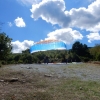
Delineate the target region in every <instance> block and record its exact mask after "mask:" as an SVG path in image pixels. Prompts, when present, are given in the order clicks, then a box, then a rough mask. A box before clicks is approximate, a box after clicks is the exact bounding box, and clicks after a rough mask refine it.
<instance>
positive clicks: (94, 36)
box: [87, 33, 100, 43]
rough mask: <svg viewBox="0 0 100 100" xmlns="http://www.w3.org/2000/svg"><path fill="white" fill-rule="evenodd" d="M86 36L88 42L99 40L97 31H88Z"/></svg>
mask: <svg viewBox="0 0 100 100" xmlns="http://www.w3.org/2000/svg"><path fill="white" fill-rule="evenodd" d="M87 38H88V42H90V43H91V42H92V41H94V40H100V34H99V33H90V34H89V35H87Z"/></svg>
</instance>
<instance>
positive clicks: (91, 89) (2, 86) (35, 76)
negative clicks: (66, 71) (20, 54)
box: [0, 68, 100, 100]
mask: <svg viewBox="0 0 100 100" xmlns="http://www.w3.org/2000/svg"><path fill="white" fill-rule="evenodd" d="M13 77H17V78H19V81H17V82H0V100H100V82H98V81H82V80H80V79H78V78H57V77H46V76H45V75H44V74H43V73H42V74H41V73H36V72H28V71H27V72H24V71H13V70H11V69H8V68H7V69H6V68H4V69H3V68H0V79H5V78H7V79H8V78H13Z"/></svg>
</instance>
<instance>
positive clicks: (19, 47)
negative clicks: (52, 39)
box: [11, 40, 34, 53]
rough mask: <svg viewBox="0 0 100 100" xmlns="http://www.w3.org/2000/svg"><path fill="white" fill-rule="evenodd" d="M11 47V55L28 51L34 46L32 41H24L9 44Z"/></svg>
mask: <svg viewBox="0 0 100 100" xmlns="http://www.w3.org/2000/svg"><path fill="white" fill-rule="evenodd" d="M11 44H12V46H13V49H12V52H13V53H21V52H22V51H23V50H26V49H29V48H30V46H32V45H33V44H34V41H31V40H30V41H28V40H24V41H23V42H20V41H14V42H12V43H11Z"/></svg>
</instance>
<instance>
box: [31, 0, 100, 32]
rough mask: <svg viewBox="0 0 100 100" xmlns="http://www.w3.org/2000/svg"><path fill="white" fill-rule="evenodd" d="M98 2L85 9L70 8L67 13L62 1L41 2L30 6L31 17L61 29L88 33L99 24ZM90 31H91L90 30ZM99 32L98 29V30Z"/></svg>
mask: <svg viewBox="0 0 100 100" xmlns="http://www.w3.org/2000/svg"><path fill="white" fill-rule="evenodd" d="M99 9H100V0H95V1H94V2H92V3H91V4H90V5H89V6H88V7H87V8H85V7H80V8H79V9H76V8H72V9H71V10H70V11H67V10H66V8H65V2H64V0H43V1H42V2H40V3H38V4H34V5H32V9H30V10H31V12H32V15H31V17H32V18H34V19H35V20H37V19H38V18H40V17H41V18H42V19H43V20H45V21H46V22H49V23H51V24H53V25H54V24H58V25H59V26H61V27H63V28H64V27H78V28H81V29H86V30H89V31H95V29H94V30H93V27H95V26H96V25H98V24H99V23H100V10H99ZM91 29H92V30H91ZM98 31H100V27H99V28H98Z"/></svg>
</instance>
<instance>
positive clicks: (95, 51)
mask: <svg viewBox="0 0 100 100" xmlns="http://www.w3.org/2000/svg"><path fill="white" fill-rule="evenodd" d="M90 54H91V55H92V57H93V60H96V61H100V44H96V45H95V46H94V47H93V48H91V49H90Z"/></svg>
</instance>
